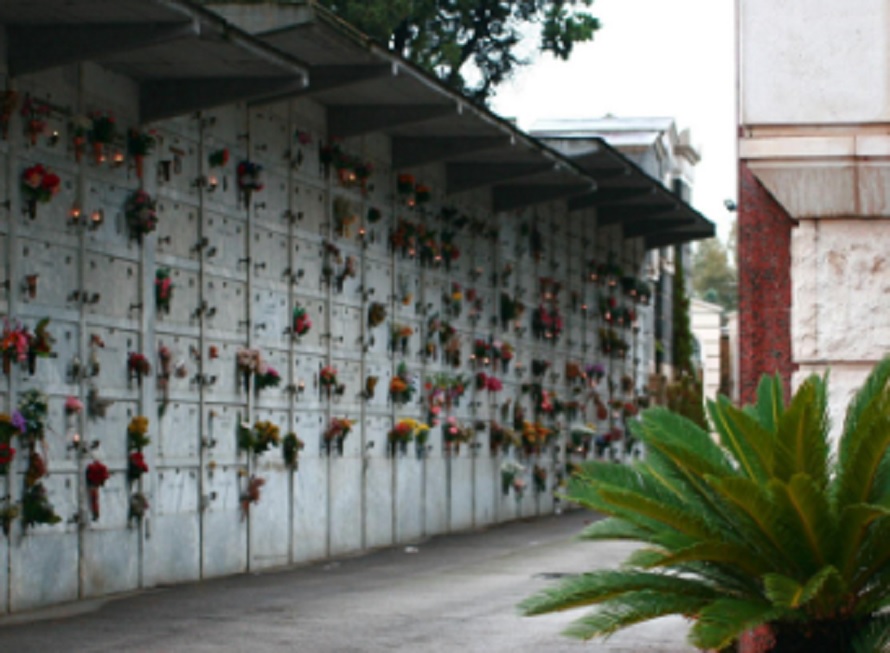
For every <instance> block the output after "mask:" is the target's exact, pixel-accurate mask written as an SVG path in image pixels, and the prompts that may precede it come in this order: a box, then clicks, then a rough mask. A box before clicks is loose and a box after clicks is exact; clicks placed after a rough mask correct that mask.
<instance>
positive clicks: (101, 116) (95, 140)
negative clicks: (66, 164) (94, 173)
mask: <svg viewBox="0 0 890 653" xmlns="http://www.w3.org/2000/svg"><path fill="white" fill-rule="evenodd" d="M89 118H90V120H91V121H92V127H91V129H90V143H92V145H93V158H94V160H95V162H96V165H99V164H101V163H102V162H104V161H105V146H106V145H111V143H113V142H114V137H115V136H116V135H117V121H116V120H115V118H114V114H113V113H112V112H111V111H101V110H96V111H93V112H92V113H90V115H89Z"/></svg>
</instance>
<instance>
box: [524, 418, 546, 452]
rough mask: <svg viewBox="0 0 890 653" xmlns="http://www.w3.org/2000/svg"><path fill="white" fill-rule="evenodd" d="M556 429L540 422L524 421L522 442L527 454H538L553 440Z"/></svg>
mask: <svg viewBox="0 0 890 653" xmlns="http://www.w3.org/2000/svg"><path fill="white" fill-rule="evenodd" d="M554 437H555V431H553V430H552V429H549V428H547V427H546V426H544V425H543V424H541V423H540V422H535V423H532V422H529V421H527V420H526V421H523V423H522V430H521V432H520V442H521V443H522V448H523V450H524V452H525V455H526V456H532V455H538V454H540V453H541V449H542V448H543V447H545V446H547V445H548V444H550V442H551V441H552V439H553V438H554Z"/></svg>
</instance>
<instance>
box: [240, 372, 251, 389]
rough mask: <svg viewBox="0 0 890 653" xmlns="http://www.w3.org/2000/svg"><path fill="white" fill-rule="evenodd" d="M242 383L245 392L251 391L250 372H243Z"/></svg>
mask: <svg viewBox="0 0 890 653" xmlns="http://www.w3.org/2000/svg"><path fill="white" fill-rule="evenodd" d="M241 384H242V385H243V387H244V392H250V372H247V371H245V372H242V373H241Z"/></svg>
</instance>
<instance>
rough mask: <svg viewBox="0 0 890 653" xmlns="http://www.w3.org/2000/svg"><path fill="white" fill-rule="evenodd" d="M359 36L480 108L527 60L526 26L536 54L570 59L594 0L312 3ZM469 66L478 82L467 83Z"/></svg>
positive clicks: (593, 25)
mask: <svg viewBox="0 0 890 653" xmlns="http://www.w3.org/2000/svg"><path fill="white" fill-rule="evenodd" d="M317 2H318V3H319V4H320V5H322V6H324V7H326V8H328V9H330V10H331V11H333V12H334V13H336V14H338V15H339V16H340V17H341V18H343V19H344V20H346V21H347V22H349V23H352V24H353V25H355V26H356V27H357V28H358V29H360V30H361V31H363V32H365V33H367V34H368V35H370V36H372V37H374V38H376V39H377V40H379V41H381V42H383V43H386V44H388V45H389V47H390V48H391V49H392V50H393V51H395V52H397V53H399V54H401V55H403V56H404V57H406V58H407V59H409V60H411V61H413V62H414V63H416V64H418V65H419V66H421V67H422V68H425V69H426V70H429V71H431V72H433V73H435V74H436V75H437V76H438V77H440V78H441V79H442V80H443V81H445V82H446V83H447V84H448V85H449V86H451V87H453V88H455V89H457V90H459V91H462V92H463V93H465V94H466V95H467V97H469V98H471V99H472V100H474V101H476V102H479V103H485V102H486V101H487V100H488V99H489V98H490V97H491V95H492V93H493V91H494V89H495V87H497V85H498V84H500V83H502V82H504V81H505V80H507V79H508V78H509V77H510V76H511V75H512V74H513V72H514V71H515V70H516V69H517V68H519V67H520V66H522V65H525V64H526V63H527V61H525V60H523V59H521V58H520V57H519V55H518V54H517V51H516V46H517V45H518V44H519V42H520V40H521V39H522V29H523V28H524V27H526V26H527V25H528V24H537V25H539V26H540V32H539V43H538V45H539V48H540V49H541V51H543V52H549V53H551V54H553V55H554V56H556V57H559V58H560V59H568V58H569V56H570V55H571V53H572V49H573V47H574V46H575V44H576V43H583V42H585V41H590V40H592V39H593V36H594V33H595V32H596V31H597V30H598V29H599V28H600V23H599V21H598V20H597V19H596V18H595V17H593V16H592V15H591V14H590V13H589V12H588V11H587V9H588V8H589V7H590V6H591V5H592V4H593V0H317ZM473 65H475V68H476V70H478V73H479V77H480V79H479V81H478V82H472V83H471V82H470V81H469V80H468V69H469V68H470V67H472V66H473Z"/></svg>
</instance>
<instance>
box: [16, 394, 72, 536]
mask: <svg viewBox="0 0 890 653" xmlns="http://www.w3.org/2000/svg"><path fill="white" fill-rule="evenodd" d="M48 415H49V401H48V400H47V397H46V395H45V394H43V393H42V392H41V391H40V390H37V389H31V390H27V391H25V392H24V393H22V396H21V398H20V400H19V408H18V410H17V411H15V412H14V413H13V414H12V417H11V419H10V422H11V424H12V425H13V426H14V427H15V428H16V429H17V430H18V434H17V435H18V437H19V440H20V441H21V443H22V446H23V447H25V448H26V449H27V456H28V468H27V471H26V472H25V477H24V491H23V493H22V504H21V508H22V509H21V516H22V523H23V525H24V527H25V528H28V527H30V526H35V525H37V524H57V523H59V522H60V521H62V518H61V517H59V516H58V515H57V514H56V512H55V509H54V508H53V505H52V503H51V502H50V501H49V497H48V495H47V491H46V488H45V487H44V485H43V483H42V482H41V481H40V479H42V478H43V477H44V476H46V473H47V469H46V462H45V461H44V459H43V457H42V456H41V455H40V453H38V451H37V449H38V446H39V447H41V448H45V444H44V439H45V436H46V420H47V417H48Z"/></svg>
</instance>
